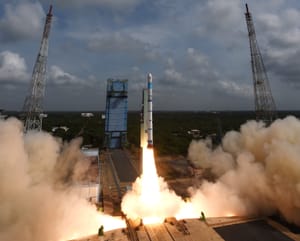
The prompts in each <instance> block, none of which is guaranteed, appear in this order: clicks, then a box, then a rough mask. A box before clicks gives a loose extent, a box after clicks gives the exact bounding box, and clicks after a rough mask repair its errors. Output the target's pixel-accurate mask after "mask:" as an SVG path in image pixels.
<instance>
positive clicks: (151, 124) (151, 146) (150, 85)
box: [147, 73, 153, 148]
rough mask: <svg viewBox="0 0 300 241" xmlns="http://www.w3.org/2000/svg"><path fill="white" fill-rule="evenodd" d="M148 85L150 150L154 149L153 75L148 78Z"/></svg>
mask: <svg viewBox="0 0 300 241" xmlns="http://www.w3.org/2000/svg"><path fill="white" fill-rule="evenodd" d="M147 83H148V86H147V87H148V88H147V89H148V120H147V121H148V123H147V134H148V146H147V147H148V148H153V121H152V75H151V74H150V73H149V74H148V76H147Z"/></svg>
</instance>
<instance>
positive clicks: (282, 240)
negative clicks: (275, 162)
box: [76, 217, 300, 241]
mask: <svg viewBox="0 0 300 241" xmlns="http://www.w3.org/2000/svg"><path fill="white" fill-rule="evenodd" d="M104 229H105V224H104ZM88 240H89V241H97V240H109V241H224V240H225V241H245V240H251V241H253V240H255V241H268V240H272V241H291V240H297V241H299V240H300V235H299V234H294V233H292V232H290V231H287V229H285V227H283V226H281V225H280V224H278V223H275V222H274V221H272V220H270V219H267V218H262V219H251V218H242V217H230V218H208V219H207V220H206V221H202V220H199V219H185V220H180V221H177V220H176V219H175V218H168V219H167V220H166V221H165V222H164V223H163V224H152V225H140V226H137V227H133V226H132V224H131V221H128V222H127V228H124V229H118V230H113V231H108V232H105V234H104V236H100V237H98V236H97V235H94V236H89V237H86V238H83V239H78V240H76V241H88Z"/></svg>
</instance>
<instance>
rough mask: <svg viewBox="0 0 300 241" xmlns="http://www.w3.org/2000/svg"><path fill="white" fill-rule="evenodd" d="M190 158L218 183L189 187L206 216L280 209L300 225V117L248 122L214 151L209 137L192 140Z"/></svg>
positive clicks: (269, 211) (195, 205)
mask: <svg viewBox="0 0 300 241" xmlns="http://www.w3.org/2000/svg"><path fill="white" fill-rule="evenodd" d="M189 159H190V160H191V161H192V162H193V163H194V164H195V165H196V166H198V167H201V168H203V169H205V170H210V171H211V173H212V174H213V175H214V176H215V182H213V183H212V182H207V181H206V182H204V183H203V184H202V186H201V187H200V189H198V190H197V189H191V190H190V191H191V193H192V199H191V200H192V203H193V206H194V208H195V209H196V210H198V211H199V210H200V209H202V210H205V212H206V213H207V215H208V216H218V215H220V214H226V213H228V214H230V213H232V214H236V215H258V214H264V215H268V214H271V213H274V212H276V211H278V212H279V213H280V214H281V215H283V216H284V217H285V218H286V219H287V220H288V221H290V222H293V223H296V224H298V225H300V121H299V120H298V119H296V118H295V117H292V116H290V117H287V118H285V119H279V120H276V121H275V122H274V123H273V124H272V125H271V126H269V127H265V126H264V124H263V123H261V122H255V121H249V122H247V123H246V124H244V125H242V126H241V128H240V132H237V131H231V132H228V133H227V134H226V135H225V137H224V139H223V141H222V146H220V147H218V148H216V149H215V150H213V149H212V148H211V147H210V145H209V142H207V141H198V142H196V141H193V142H192V143H191V144H190V147H189Z"/></svg>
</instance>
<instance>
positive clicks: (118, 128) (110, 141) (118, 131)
mask: <svg viewBox="0 0 300 241" xmlns="http://www.w3.org/2000/svg"><path fill="white" fill-rule="evenodd" d="M127 96H128V80H113V79H108V80H107V91H106V111H105V144H104V146H105V147H107V148H110V149H118V148H121V147H123V146H124V145H125V144H126V143H127V112H128V109H127V102H128V101H127Z"/></svg>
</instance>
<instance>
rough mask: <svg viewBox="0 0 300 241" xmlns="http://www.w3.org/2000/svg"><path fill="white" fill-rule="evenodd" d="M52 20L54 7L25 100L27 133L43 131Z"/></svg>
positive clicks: (47, 21)
mask: <svg viewBox="0 0 300 241" xmlns="http://www.w3.org/2000/svg"><path fill="white" fill-rule="evenodd" d="M51 20H52V5H50V8H49V12H48V14H47V17H46V22H45V26H44V32H43V37H42V42H41V47H40V50H39V53H38V56H37V58H36V62H35V65H34V68H33V72H32V79H31V83H30V89H29V93H28V96H27V97H26V98H25V101H24V106H23V114H24V116H25V123H24V125H25V131H28V130H38V131H40V130H41V129H42V119H43V117H44V114H43V107H42V102H43V98H44V93H45V83H46V64H47V57H48V39H49V33H50V28H51Z"/></svg>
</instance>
